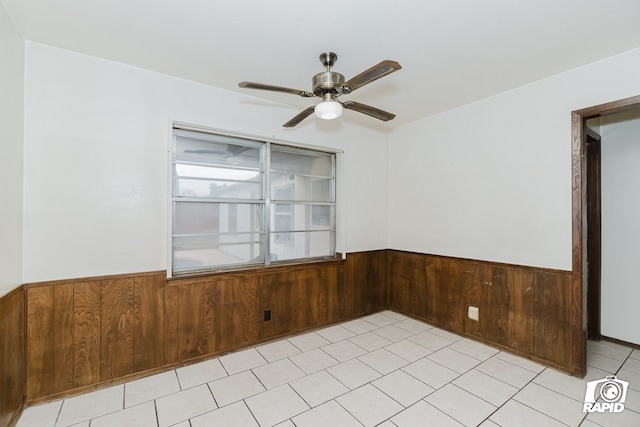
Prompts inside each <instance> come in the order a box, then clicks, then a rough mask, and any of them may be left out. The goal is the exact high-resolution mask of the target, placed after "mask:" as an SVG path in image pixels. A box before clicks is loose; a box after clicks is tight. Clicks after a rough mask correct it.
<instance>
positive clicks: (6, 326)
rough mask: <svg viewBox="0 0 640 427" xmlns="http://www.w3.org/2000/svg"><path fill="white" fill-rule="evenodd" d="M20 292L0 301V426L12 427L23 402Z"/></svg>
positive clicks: (16, 291) (15, 292) (22, 296)
mask: <svg viewBox="0 0 640 427" xmlns="http://www.w3.org/2000/svg"><path fill="white" fill-rule="evenodd" d="M24 318H25V313H24V290H23V288H22V286H20V287H19V288H17V289H15V290H13V291H11V292H9V293H8V294H6V295H4V296H3V297H2V298H0V426H8V425H13V424H14V423H15V422H16V421H17V419H18V417H19V416H20V414H21V413H22V405H23V401H24Z"/></svg>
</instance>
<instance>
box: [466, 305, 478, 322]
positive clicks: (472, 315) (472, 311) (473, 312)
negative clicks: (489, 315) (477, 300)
mask: <svg viewBox="0 0 640 427" xmlns="http://www.w3.org/2000/svg"><path fill="white" fill-rule="evenodd" d="M468 315H469V319H471V320H480V309H479V308H478V307H474V306H472V305H470V306H469V310H468Z"/></svg>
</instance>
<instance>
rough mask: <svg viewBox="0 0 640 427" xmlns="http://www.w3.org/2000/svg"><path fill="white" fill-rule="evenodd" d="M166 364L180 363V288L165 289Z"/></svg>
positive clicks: (168, 287)
mask: <svg viewBox="0 0 640 427" xmlns="http://www.w3.org/2000/svg"><path fill="white" fill-rule="evenodd" d="M163 354H164V363H165V364H170V363H176V362H177V361H178V287H177V286H165V287H164V348H163Z"/></svg>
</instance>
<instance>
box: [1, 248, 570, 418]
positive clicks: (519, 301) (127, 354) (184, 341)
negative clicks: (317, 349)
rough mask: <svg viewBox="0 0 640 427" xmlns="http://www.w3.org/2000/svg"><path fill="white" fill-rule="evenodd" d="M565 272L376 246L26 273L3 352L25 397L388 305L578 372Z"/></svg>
mask: <svg viewBox="0 0 640 427" xmlns="http://www.w3.org/2000/svg"><path fill="white" fill-rule="evenodd" d="M571 280H572V273H571V272H568V271H558V270H549V269H542V268H534V267H522V266H514V265H506V264H499V263H491V262H484V261H474V260H466V259H459V258H450V257H443V256H436V255H426V254H417V253H410V252H404V251H397V250H377V251H368V252H358V253H349V254H348V256H347V257H346V259H345V260H330V261H321V262H314V263H308V264H296V265H289V266H277V267H268V268H259V269H249V270H243V271H235V272H227V273H217V274H212V275H204V276H199V277H183V278H175V279H171V280H167V279H166V277H165V273H164V272H152V273H142V274H132V275H119V276H109V277H98V278H89V279H78V280H64V281H56V282H45V283H33V284H28V285H25V286H24V296H23V294H22V293H16V296H15V298H17V299H20V300H22V299H23V298H24V301H25V302H26V304H25V305H26V309H24V310H26V312H25V311H23V312H22V314H23V316H24V315H26V320H25V319H24V318H21V317H20V312H18V313H17V317H16V319H15V322H16V324H19V323H20V322H25V323H26V343H24V348H25V349H26V354H25V357H24V362H20V358H19V357H16V358H14V359H15V360H13V361H12V362H11V363H17V364H18V365H17V366H15V372H22V368H21V367H20V365H19V364H20V363H25V368H24V371H25V372H26V379H25V382H24V385H23V389H19V388H18V390H19V393H22V391H24V393H25V394H26V403H27V404H31V403H36V402H40V401H46V400H51V399H54V398H60V397H64V396H67V395H71V394H77V393H80V392H83V391H87V390H91V389H93V388H97V387H103V386H106V385H109V384H113V383H119V382H123V381H126V380H131V379H134V378H138V377H142V376H145V375H148V374H151V373H154V372H158V371H162V370H166V369H168V368H172V367H176V366H180V365H182V364H187V363H192V362H195V361H198V360H203V359H206V358H210V357H212V356H216V355H220V354H223V353H226V352H230V351H234V350H238V349H241V348H244V347H248V346H252V345H256V344H258V343H262V342H266V341H269V340H272V339H275V338H279V337H283V336H287V335H292V334H296V333H300V332H303V331H306V330H310V329H315V328H319V327H322V326H326V325H330V324H332V323H336V322H340V321H344V320H347V319H351V318H355V317H358V316H361V315H364V314H368V313H374V312H376V311H379V310H382V309H386V308H390V309H393V310H395V311H398V312H399V313H404V314H407V315H410V316H413V317H416V318H419V319H423V320H425V321H427V322H429V323H431V324H434V325H438V326H441V327H443V328H446V329H448V330H450V331H453V332H458V333H460V334H463V335H466V336H469V337H472V338H475V339H479V340H481V341H484V342H486V343H489V344H491V345H494V346H498V347H501V348H503V349H505V350H507V351H511V352H513V353H515V354H520V355H523V356H525V357H529V358H531V359H533V360H536V361H539V362H542V363H544V364H546V365H548V366H552V367H555V368H557V369H560V370H562V371H565V372H568V373H571V374H573V375H579V372H580V369H579V368H580V367H576V366H574V365H573V364H572V360H574V359H575V358H574V357H572V356H573V353H572V351H573V349H574V348H575V346H572V341H573V340H576V339H578V340H579V339H581V337H574V336H572V331H573V330H574V329H575V328H572V322H571V319H572V313H573V312H572V310H573V309H574V305H575V304H573V302H572V290H571ZM16 306H20V304H16ZM469 306H475V307H478V308H479V311H480V320H479V321H473V320H470V319H469V318H468V316H467V308H468V307H469ZM265 310H270V314H271V319H270V320H269V321H265V320H264V311H265ZM3 315H4V312H3ZM13 316H16V314H14V315H13ZM6 325H7V323H6V321H3V327H4V328H5V329H7V328H8V329H11V328H10V327H7V326H6ZM8 329H7V330H8ZM19 329H20V328H14V330H13V331H11V333H14V334H15V333H16V330H19ZM16 339H17V340H18V341H17V342H16V344H15V345H16V346H18V347H19V346H21V345H23V344H21V342H20V341H19V337H16ZM3 342H5V341H3ZM4 345H5V346H6V345H7V344H4ZM6 360H7V359H5V361H6ZM16 360H17V361H16ZM11 369H13V368H11ZM18 387H19V385H18ZM14 400H15V399H14ZM14 406H15V405H14Z"/></svg>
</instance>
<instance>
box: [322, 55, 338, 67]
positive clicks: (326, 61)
mask: <svg viewBox="0 0 640 427" xmlns="http://www.w3.org/2000/svg"><path fill="white" fill-rule="evenodd" d="M337 60H338V55H336V54H335V53H333V52H324V53H321V54H320V62H321V63H322V65H324V66H325V67H327V71H331V67H333V64H335V63H336V61H337Z"/></svg>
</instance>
